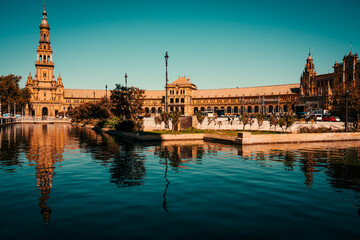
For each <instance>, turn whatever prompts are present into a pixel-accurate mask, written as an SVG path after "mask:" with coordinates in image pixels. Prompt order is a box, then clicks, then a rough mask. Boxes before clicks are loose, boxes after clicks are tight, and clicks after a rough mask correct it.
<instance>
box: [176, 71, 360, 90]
mask: <svg viewBox="0 0 360 240" xmlns="http://www.w3.org/2000/svg"><path fill="white" fill-rule="evenodd" d="M359 77H360V74H359ZM183 94H185V90H183Z"/></svg>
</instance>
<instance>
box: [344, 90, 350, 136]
mask: <svg viewBox="0 0 360 240" xmlns="http://www.w3.org/2000/svg"><path fill="white" fill-rule="evenodd" d="M349 93H350V91H349V90H346V92H345V132H347V131H348V121H349V118H348V117H349V116H348V98H349Z"/></svg>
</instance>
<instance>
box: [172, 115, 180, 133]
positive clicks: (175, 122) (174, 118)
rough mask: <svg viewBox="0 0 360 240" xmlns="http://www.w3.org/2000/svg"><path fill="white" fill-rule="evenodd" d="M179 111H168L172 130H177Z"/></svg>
mask: <svg viewBox="0 0 360 240" xmlns="http://www.w3.org/2000/svg"><path fill="white" fill-rule="evenodd" d="M180 116H181V112H177V111H175V112H171V113H170V121H171V123H172V130H171V131H172V132H174V131H178V124H179V123H180Z"/></svg>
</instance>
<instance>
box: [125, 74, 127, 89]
mask: <svg viewBox="0 0 360 240" xmlns="http://www.w3.org/2000/svg"><path fill="white" fill-rule="evenodd" d="M125 88H126V90H127V74H126V73H125Z"/></svg>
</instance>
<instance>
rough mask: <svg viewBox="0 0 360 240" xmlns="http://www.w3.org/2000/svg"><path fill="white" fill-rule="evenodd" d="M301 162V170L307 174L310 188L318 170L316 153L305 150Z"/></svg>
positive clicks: (306, 183) (306, 179)
mask: <svg viewBox="0 0 360 240" xmlns="http://www.w3.org/2000/svg"><path fill="white" fill-rule="evenodd" d="M300 162H301V163H302V166H301V170H302V171H303V172H304V175H305V185H306V186H308V187H309V188H310V187H311V185H312V184H313V178H314V173H315V172H317V170H316V160H315V156H314V153H313V152H304V153H303V157H302V159H301V160H300Z"/></svg>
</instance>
